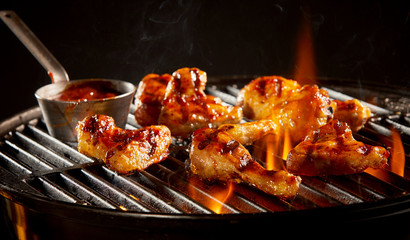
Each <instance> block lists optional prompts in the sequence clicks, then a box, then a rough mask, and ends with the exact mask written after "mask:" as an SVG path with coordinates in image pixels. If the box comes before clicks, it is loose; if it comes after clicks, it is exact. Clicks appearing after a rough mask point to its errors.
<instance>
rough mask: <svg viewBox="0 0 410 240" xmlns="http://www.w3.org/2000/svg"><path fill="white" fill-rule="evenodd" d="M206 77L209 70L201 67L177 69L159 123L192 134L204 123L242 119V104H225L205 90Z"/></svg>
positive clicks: (174, 131) (183, 134) (215, 124)
mask: <svg viewBox="0 0 410 240" xmlns="http://www.w3.org/2000/svg"><path fill="white" fill-rule="evenodd" d="M206 80H207V79H206V73H205V72H203V71H201V70H199V69H197V68H181V69H178V70H177V71H175V72H174V73H173V79H172V80H171V81H170V82H169V83H168V86H167V89H166V91H165V98H164V100H163V101H162V109H161V114H160V116H159V124H163V125H166V126H167V127H169V129H170V130H171V133H172V135H173V136H179V137H182V138H188V137H189V136H190V135H191V133H193V132H194V131H195V130H197V129H200V128H203V127H213V128H216V127H218V126H220V125H221V124H224V123H238V122H240V121H241V119H242V109H241V108H240V107H231V106H225V105H222V101H221V100H220V99H219V98H216V97H213V96H208V95H206V94H205V92H204V89H205V84H206Z"/></svg>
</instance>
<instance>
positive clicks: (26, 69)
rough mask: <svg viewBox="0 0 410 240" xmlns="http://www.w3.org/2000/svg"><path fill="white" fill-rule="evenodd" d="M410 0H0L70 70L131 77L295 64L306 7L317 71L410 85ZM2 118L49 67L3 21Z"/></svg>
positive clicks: (73, 74)
mask: <svg viewBox="0 0 410 240" xmlns="http://www.w3.org/2000/svg"><path fill="white" fill-rule="evenodd" d="M409 6H410V4H409V1H326V0H322V1H306V2H304V1H284V0H278V1H204V0H197V1H185V0H184V1H121V0H119V1H84V0H60V1H51V0H50V1H19V0H13V1H2V3H0V9H13V10H15V11H16V12H17V14H18V15H19V16H20V17H21V18H22V19H23V20H24V21H25V22H26V24H27V25H28V26H29V27H30V28H31V29H32V31H33V32H34V33H35V34H36V35H37V36H38V37H39V38H40V39H41V41H42V42H43V43H44V44H45V45H46V46H47V47H48V48H49V50H50V51H51V52H52V53H53V54H54V55H55V56H56V58H57V59H58V60H59V61H60V62H61V63H62V64H63V66H65V68H66V70H67V72H68V74H69V75H70V78H71V79H80V78H96V77H100V78H112V79H122V80H127V81H131V82H134V83H137V82H138V81H139V80H140V79H141V78H142V77H143V76H144V75H145V74H147V73H151V72H156V73H172V72H173V71H174V70H176V69H178V68H180V67H185V66H187V67H198V68H201V69H202V70H204V71H206V72H207V73H208V76H218V75H232V74H235V75H241V74H251V75H268V74H269V75H274V74H275V75H284V76H287V77H292V76H293V75H294V72H295V57H296V45H297V35H298V29H299V25H300V22H301V21H300V19H301V16H303V14H304V13H306V12H310V15H311V22H312V31H313V39H314V47H315V49H314V52H315V61H316V68H317V75H318V76H320V77H337V78H348V79H353V80H355V81H356V80H357V81H360V82H366V81H370V82H380V83H385V84H396V85H400V86H402V87H409V76H410V71H409V56H410V55H409V53H410V31H409V21H410V19H409V18H410V16H409V11H410V7H409ZM0 39H1V44H0V53H1V54H0V80H1V84H2V86H1V88H0V89H1V93H0V101H1V102H3V103H6V104H5V105H3V106H5V107H3V108H2V111H0V120H1V119H4V118H6V117H10V116H12V115H14V114H16V113H17V112H19V111H22V110H25V109H27V108H29V107H31V106H35V105H36V101H35V98H34V96H33V93H34V92H35V90H36V89H37V88H39V87H40V86H42V85H44V84H47V83H49V82H50V80H49V78H48V76H47V75H46V72H45V71H44V69H43V68H42V67H41V65H40V64H39V63H37V62H36V60H35V59H34V57H32V56H31V55H30V53H29V52H28V51H27V50H26V49H25V47H24V46H23V45H22V44H21V43H20V42H19V41H18V40H17V39H16V38H15V37H14V35H13V34H12V33H11V32H10V31H9V29H8V28H7V27H6V26H5V25H4V24H3V23H2V22H0Z"/></svg>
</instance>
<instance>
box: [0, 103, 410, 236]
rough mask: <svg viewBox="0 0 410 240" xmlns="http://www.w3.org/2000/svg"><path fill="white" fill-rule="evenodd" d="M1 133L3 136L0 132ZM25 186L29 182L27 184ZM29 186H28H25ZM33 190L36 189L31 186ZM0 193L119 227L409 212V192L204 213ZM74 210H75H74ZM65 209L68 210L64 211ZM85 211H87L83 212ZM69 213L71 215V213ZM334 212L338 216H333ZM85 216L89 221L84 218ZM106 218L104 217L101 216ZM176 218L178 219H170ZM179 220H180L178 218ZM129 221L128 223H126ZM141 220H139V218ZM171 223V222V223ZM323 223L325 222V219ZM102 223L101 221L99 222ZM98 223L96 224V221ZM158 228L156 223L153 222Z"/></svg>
mask: <svg viewBox="0 0 410 240" xmlns="http://www.w3.org/2000/svg"><path fill="white" fill-rule="evenodd" d="M40 116H41V115H40ZM38 117H39V107H33V108H30V109H28V110H26V111H23V112H20V113H19V114H17V115H15V116H13V117H11V118H9V119H6V120H5V121H3V122H0V126H8V128H7V129H0V131H2V132H5V133H7V132H9V131H12V130H14V129H15V128H17V127H18V126H20V125H23V124H28V123H29V122H30V121H32V120H34V119H37V118H38ZM2 137H3V136H2ZM27 186H28V185H27ZM28 187H29V188H30V186H28ZM33 192H35V190H33ZM0 193H1V195H2V197H3V198H7V199H8V200H11V201H13V202H15V203H18V204H21V205H23V206H25V207H28V208H29V209H32V210H35V211H39V212H43V213H47V214H52V215H55V216H59V217H62V218H67V219H72V220H75V221H82V222H84V223H85V224H90V221H89V220H91V219H93V221H91V224H93V225H96V224H97V223H96V222H95V219H96V218H95V216H101V215H104V216H110V218H109V219H111V220H112V221H111V222H112V223H113V224H114V225H115V226H117V227H120V228H135V226H137V225H138V224H136V223H135V221H134V222H128V221H127V220H130V219H133V220H141V221H144V220H150V221H165V222H167V226H166V227H164V229H165V228H166V229H169V228H172V227H186V225H184V224H183V223H182V222H185V223H186V222H192V221H194V222H192V223H190V224H192V225H193V227H200V225H201V224H202V223H203V222H204V221H205V222H209V223H210V224H211V223H212V222H215V221H218V223H220V224H223V223H226V224H228V223H241V222H242V223H243V222H244V221H245V222H248V221H250V220H256V219H258V220H263V219H266V220H269V221H276V220H278V221H279V220H280V221H283V220H284V219H292V218H294V217H298V218H300V219H304V218H306V219H308V218H311V217H312V216H313V214H314V216H315V219H316V218H317V219H323V220H324V221H326V219H328V217H332V219H336V220H337V222H342V223H354V222H361V221H368V220H377V219H383V218H385V217H389V216H399V215H403V214H409V213H410V193H407V194H404V195H402V196H399V197H392V198H386V199H380V200H377V201H370V202H362V203H351V204H347V205H340V206H331V207H318V208H312V209H298V210H290V211H278V212H266V213H263V212H262V213H241V214H236V213H230V214H206V213H203V214H201V213H182V214H181V213H156V212H147V213H144V212H139V211H134V210H128V211H119V210H117V209H105V208H101V207H96V206H86V205H79V204H78V203H69V202H64V201H59V200H54V199H49V198H47V197H43V196H41V195H39V194H33V195H31V194H29V193H25V192H22V191H18V190H17V189H15V187H13V186H9V185H7V184H3V183H0ZM74 210H75V211H74ZM67 213H70V214H69V215H67ZM85 213H88V214H85ZM70 215H73V216H72V217H70ZM74 215H78V216H82V217H84V216H89V217H90V218H88V217H87V218H79V217H78V216H74ZM335 216H337V217H335ZM87 219H88V221H87ZM102 219H105V220H102V221H107V218H102ZM170 220H178V221H180V222H178V221H170ZM181 221H182V222H181ZM175 222H177V223H175ZM127 223H128V224H127ZM141 223H142V222H141ZM170 223H172V224H170ZM324 223H325V222H324ZM101 224H102V222H101ZM97 225H98V224H97ZM154 225H155V226H156V227H155V228H157V227H158V225H161V224H154Z"/></svg>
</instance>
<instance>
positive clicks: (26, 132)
mask: <svg viewBox="0 0 410 240" xmlns="http://www.w3.org/2000/svg"><path fill="white" fill-rule="evenodd" d="M326 90H328V91H329V93H330V95H331V97H332V98H336V99H340V100H345V98H346V97H348V96H346V95H344V94H342V93H339V92H336V91H333V90H331V89H326ZM207 91H208V93H210V94H212V95H215V96H217V97H220V98H222V100H223V101H224V102H226V103H228V104H235V102H236V98H235V95H236V94H237V92H238V89H236V88H235V87H232V86H228V87H226V88H222V87H220V88H218V87H211V88H208V89H207ZM370 107H371V109H372V111H373V112H376V113H377V115H376V116H375V117H373V118H372V119H371V121H370V122H369V123H368V124H367V125H366V127H365V128H364V129H362V130H361V131H360V132H359V133H358V134H356V135H355V138H356V139H357V140H359V141H363V142H365V143H367V144H371V145H384V146H386V142H387V145H388V144H389V143H391V141H392V137H391V136H392V130H391V129H392V128H395V129H397V130H398V132H399V133H400V136H401V139H402V141H403V148H404V150H405V152H406V154H405V159H406V162H405V166H404V172H403V176H400V175H398V174H396V173H393V172H391V171H389V170H381V171H380V172H381V176H380V175H379V176H376V175H375V176H373V175H371V174H369V173H366V172H365V173H361V174H353V175H346V176H330V177H302V179H303V181H302V184H301V187H300V189H299V192H298V194H297V196H296V197H295V198H294V199H292V200H281V199H279V198H276V197H273V196H270V195H267V194H265V193H263V192H261V191H259V190H256V189H254V188H252V187H250V186H247V185H245V184H239V185H235V187H234V190H233V193H232V194H230V195H229V197H227V198H226V199H221V198H220V197H218V196H217V195H218V194H216V193H220V192H226V191H227V189H228V190H229V188H230V186H228V185H223V184H214V185H207V184H204V183H203V182H202V181H199V180H198V179H195V178H194V177H190V176H188V175H187V173H186V172H185V167H184V161H185V160H186V159H187V158H188V154H187V151H186V146H185V147H184V146H179V145H177V144H173V145H172V146H171V147H170V150H171V155H170V157H169V158H168V159H167V160H165V161H164V162H162V163H160V164H157V165H153V166H151V167H149V168H148V169H147V170H146V171H143V172H140V173H135V174H133V175H130V176H121V175H118V174H116V173H115V172H113V171H112V170H110V169H108V168H107V167H106V166H105V165H104V164H103V163H102V162H101V161H98V160H95V159H92V158H89V157H86V156H84V155H83V154H80V153H79V152H78V151H77V150H76V146H74V145H69V144H66V143H63V142H60V141H59V140H56V139H54V138H53V137H51V136H50V135H48V133H47V131H46V130H45V126H44V124H43V122H42V121H41V120H40V119H37V118H33V119H31V121H30V122H29V123H28V124H25V125H21V126H19V127H18V128H16V129H11V131H10V132H9V133H8V134H6V135H5V136H4V138H3V140H2V141H1V143H0V183H1V184H2V186H3V187H5V186H6V187H9V188H10V187H11V188H13V189H15V190H18V191H21V192H24V193H26V194H28V195H33V196H39V197H43V198H46V199H49V200H56V201H63V202H68V203H73V204H79V205H88V206H92V207H96V208H105V209H116V210H118V211H133V212H141V213H144V212H149V213H169V214H187V213H195V214H213V213H233V214H237V213H264V212H279V211H291V210H299V209H314V208H321V207H332V206H342V205H349V204H355V203H363V202H377V201H379V200H382V199H394V198H398V197H401V196H404V195H408V194H409V192H410V182H409V179H410V173H409V163H410V161H409V154H408V153H409V152H410V151H409V150H410V130H409V129H410V127H409V125H410V121H409V117H410V116H409V115H405V114H404V115H403V114H393V113H392V112H390V111H388V110H385V109H382V108H379V107H377V106H373V105H370ZM132 112H133V109H132V110H131V114H130V115H129V118H128V124H127V128H130V129H133V128H138V127H139V126H138V125H137V124H136V123H135V120H134V116H133V115H132ZM382 138H383V139H384V140H383V141H382V140H380V139H382ZM2 193H3V195H5V194H4V191H2ZM215 204H216V205H218V206H219V207H218V208H217V210H215V209H216V208H215V207H214V206H215Z"/></svg>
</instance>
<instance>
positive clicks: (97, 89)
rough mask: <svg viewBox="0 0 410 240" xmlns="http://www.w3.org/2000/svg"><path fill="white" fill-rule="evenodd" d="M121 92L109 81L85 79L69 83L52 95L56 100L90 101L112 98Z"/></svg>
mask: <svg viewBox="0 0 410 240" xmlns="http://www.w3.org/2000/svg"><path fill="white" fill-rule="evenodd" d="M120 94H121V93H120V92H119V91H117V90H115V89H114V88H113V86H112V83H110V82H104V81H86V82H81V83H71V84H69V85H67V87H66V88H65V89H64V90H63V91H62V92H61V93H60V94H58V96H56V97H54V98H53V100H57V101H76V102H80V101H90V100H99V99H104V98H113V97H115V96H118V95H120Z"/></svg>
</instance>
